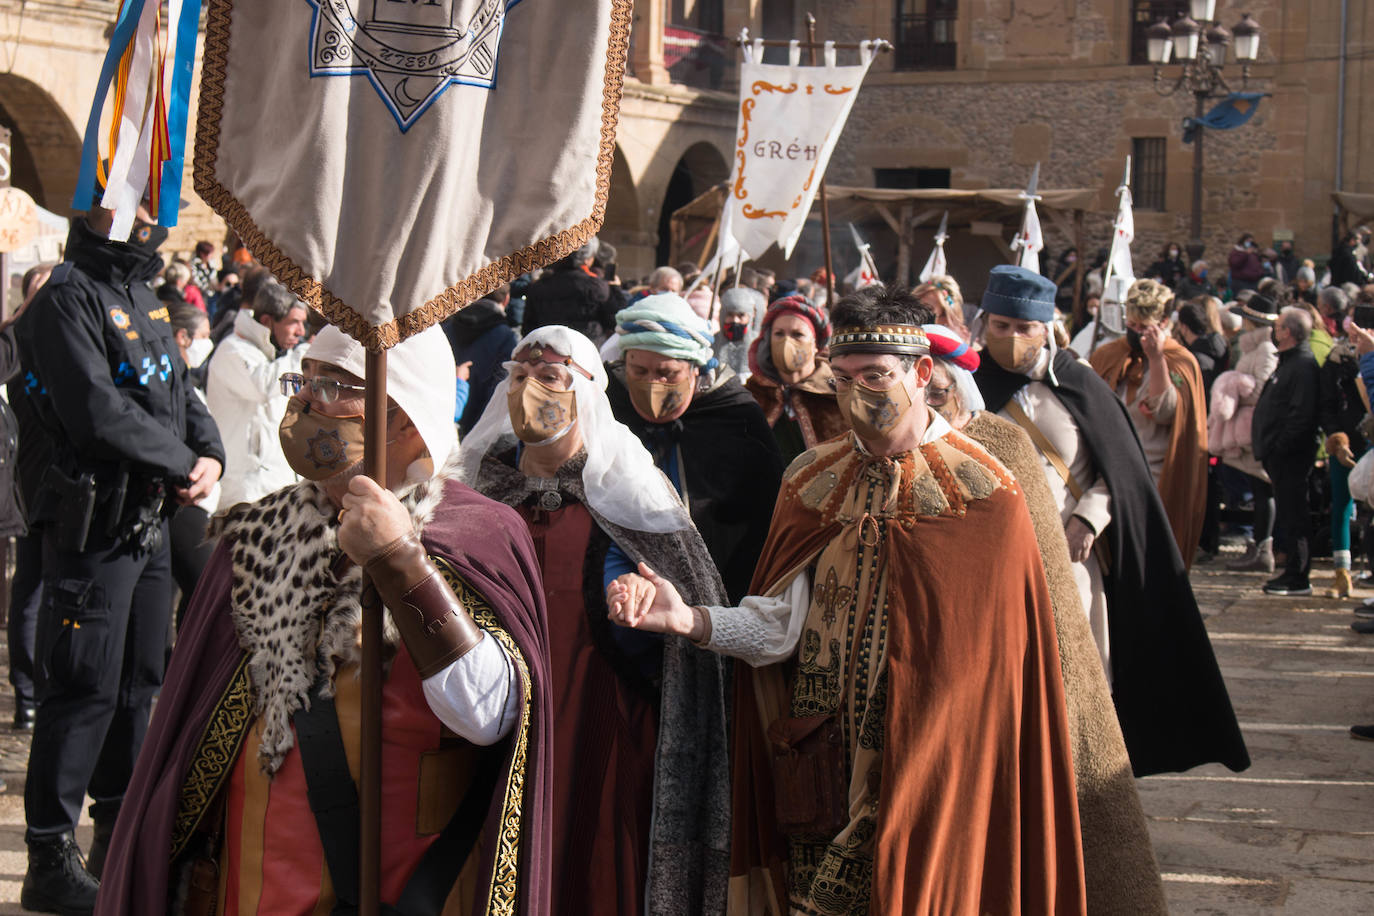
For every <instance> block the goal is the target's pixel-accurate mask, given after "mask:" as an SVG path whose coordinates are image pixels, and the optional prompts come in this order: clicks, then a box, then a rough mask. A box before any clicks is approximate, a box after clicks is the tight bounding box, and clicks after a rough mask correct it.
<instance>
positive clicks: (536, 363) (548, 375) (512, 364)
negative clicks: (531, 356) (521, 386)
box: [501, 359, 573, 391]
mask: <svg viewBox="0 0 1374 916" xmlns="http://www.w3.org/2000/svg"><path fill="white" fill-rule="evenodd" d="M501 368H503V369H505V370H506V372H507V373H509V374H510V377H511V380H512V381H515V382H518V381H521V380H523V379H525V378H527V377H529V376H531V375H532V376H534V377H535V378H536V379H538V380H539V382H540V383H541V384H544V385H547V386H549V387H550V388H555V389H558V390H560V391H568V390H570V389H571V388H572V382H573V377H572V372H570V371H569V370H568V367H567V366H566V365H564V364H563V363H561V362H549V361H548V360H543V359H536V360H516V359H509V360H506V361H505V362H504V363H502V364H501Z"/></svg>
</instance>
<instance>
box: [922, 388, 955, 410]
mask: <svg viewBox="0 0 1374 916" xmlns="http://www.w3.org/2000/svg"><path fill="white" fill-rule="evenodd" d="M953 390H954V384H953V383H950V384H948V385H946V386H945V387H943V388H937V387H935V385H934V383H931V384H930V385H927V386H926V403H927V404H929V405H930V406H931V407H943V406H944V404H945V402H946V401H948V400H949V395H950V392H951V391H953Z"/></svg>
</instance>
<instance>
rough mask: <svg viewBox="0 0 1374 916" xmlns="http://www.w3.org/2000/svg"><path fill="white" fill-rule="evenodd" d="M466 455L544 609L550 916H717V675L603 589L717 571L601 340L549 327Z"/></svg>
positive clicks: (720, 867)
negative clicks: (509, 522) (536, 580)
mask: <svg viewBox="0 0 1374 916" xmlns="http://www.w3.org/2000/svg"><path fill="white" fill-rule="evenodd" d="M506 368H507V370H508V371H509V375H508V377H507V378H506V380H505V381H503V382H502V383H501V384H500V385H499V386H498V388H497V391H496V394H495V395H494V396H493V397H492V400H491V402H490V403H489V404H488V405H487V409H486V411H485V412H484V413H483V415H482V419H481V420H479V421H478V423H477V426H475V427H474V428H473V430H472V432H471V433H470V434H469V435H468V438H467V439H465V440H464V443H463V461H462V466H463V477H464V479H465V480H467V481H469V482H471V483H472V485H473V486H474V487H476V488H477V490H478V491H479V492H481V493H483V494H484V495H486V496H489V497H491V498H492V499H495V500H497V501H499V502H502V503H505V504H506V505H508V506H511V507H513V508H514V509H515V511H516V512H517V513H519V517H520V519H521V520H522V522H523V523H524V524H525V525H527V526H528V529H529V533H530V535H531V536H532V537H533V539H534V548H535V555H536V557H537V561H538V564H539V567H540V569H541V571H542V572H543V576H544V594H545V598H546V600H547V605H548V613H549V619H548V627H549V646H550V663H551V669H550V670H551V675H552V679H551V683H552V692H553V703H554V710H555V712H554V726H553V727H554V750H555V754H554V761H553V772H554V777H553V780H554V781H553V790H552V809H551V817H552V823H551V828H550V829H551V830H552V833H553V851H552V886H553V912H554V913H555V914H559V916H565V914H584V913H596V914H606V913H616V914H639V913H642V912H645V911H646V908H647V911H648V912H653V913H656V914H657V913H667V914H706V913H710V914H717V913H719V912H721V910H722V908H723V907H724V903H725V886H726V881H727V875H728V859H727V856H728V849H729V821H728V815H727V812H728V811H729V804H730V799H729V762H728V752H727V737H728V736H727V734H726V720H725V704H726V699H727V698H726V696H725V689H726V669H725V666H724V662H723V660H722V659H720V658H719V657H718V656H716V655H714V654H712V653H710V652H705V651H702V650H701V649H699V648H696V647H694V646H692V645H691V644H690V643H689V642H688V641H687V640H685V639H679V638H671V639H667V640H664V639H661V638H657V637H655V636H653V635H652V634H641V633H633V632H629V631H625V630H621V629H619V628H617V627H614V626H612V625H611V623H610V621H609V620H608V619H607V613H606V598H605V595H606V589H607V587H608V586H609V585H610V584H611V583H612V582H613V581H614V580H615V579H616V578H617V577H619V576H621V575H625V574H628V573H630V572H631V571H633V570H634V568H635V565H636V564H637V563H643V562H647V563H650V564H658V566H657V567H656V568H661V569H662V570H663V572H664V575H666V576H669V577H671V578H672V580H673V581H674V582H676V583H678V584H679V585H680V587H681V588H682V591H683V592H684V593H685V594H688V595H691V596H693V600H695V601H700V602H706V603H719V602H721V601H724V600H725V590H724V588H723V586H722V584H721V580H720V574H719V573H718V572H717V571H716V568H715V566H714V564H713V563H712V562H711V555H710V554H709V553H708V552H707V550H706V547H705V545H704V544H703V543H702V540H701V536H700V535H699V534H698V533H697V531H696V528H694V527H693V526H692V520H691V518H690V517H689V516H688V514H687V510H686V509H685V508H684V507H683V505H682V502H681V500H679V498H678V495H677V492H676V491H675V490H674V489H673V485H672V484H671V483H670V482H669V481H668V479H667V478H666V477H665V476H664V475H663V474H662V473H661V472H660V471H659V469H658V468H657V467H655V466H654V461H653V458H652V457H651V456H650V455H649V453H648V452H647V451H646V450H645V448H644V446H643V445H642V444H640V441H639V440H638V439H636V438H635V436H634V434H633V433H632V432H630V430H628V429H627V428H626V427H625V426H624V425H622V424H621V423H618V422H617V421H616V420H615V418H614V417H613V416H612V414H611V405H610V402H609V401H608V400H607V399H606V385H607V376H606V369H605V366H604V365H603V364H602V362H601V360H600V358H599V354H598V352H597V348H596V346H595V345H594V344H593V343H592V342H591V341H590V340H588V339H587V338H586V337H584V336H583V335H581V334H579V333H577V332H576V331H573V330H571V329H570V328H566V327H562V326H559V325H549V326H546V327H543V328H539V329H538V330H536V331H533V332H531V333H530V334H528V335H526V336H525V338H524V339H523V340H521V341H520V342H519V343H517V344H516V348H515V352H514V353H513V354H512V358H511V361H510V362H508V363H506Z"/></svg>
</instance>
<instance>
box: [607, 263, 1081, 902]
mask: <svg viewBox="0 0 1374 916" xmlns="http://www.w3.org/2000/svg"><path fill="white" fill-rule="evenodd" d="M832 318H833V320H834V322H835V326H836V327H837V328H838V330H837V331H836V332H835V334H834V336H833V337H832V339H831V344H830V347H831V367H832V370H833V373H834V386H835V390H836V393H837V394H838V399H839V403H840V405H841V407H842V409H843V410H844V411H845V413H846V415H847V418H848V420H849V421H850V422H851V423H852V426H853V433H852V434H851V435H847V436H844V437H842V438H837V439H834V440H831V441H829V442H826V443H823V444H822V445H820V446H818V447H816V448H813V449H811V450H809V451H807V452H805V453H803V454H802V455H801V456H800V457H798V458H797V459H796V460H795V461H794V462H793V463H792V465H791V466H790V467H789V468H788V470H787V472H786V475H785V478H784V481H783V487H782V493H781V495H780V496H779V499H778V506H777V509H776V512H775V514H774V517H773V525H772V529H771V530H770V532H769V537H768V542H767V543H766V545H765V546H764V550H763V555H762V558H761V560H760V564H759V569H758V573H757V574H756V576H755V578H754V582H753V589H752V590H751V595H750V597H747V598H745V599H744V601H743V602H742V603H741V605H740V606H738V607H690V606H688V605H687V604H686V603H684V602H683V601H682V599H681V598H680V597H679V596H678V593H677V591H676V589H674V588H673V587H672V586H671V585H670V584H669V583H667V582H666V581H665V580H664V579H663V578H661V577H660V576H659V575H658V574H657V572H656V571H654V570H652V569H649V568H647V567H641V569H640V574H641V576H642V578H640V579H637V580H636V579H622V580H621V581H620V582H618V583H617V584H615V585H613V586H612V588H611V590H610V593H609V595H610V598H611V602H610V604H611V614H612V616H613V617H614V618H615V619H616V620H617V621H618V622H620V623H621V624H623V625H625V626H630V627H637V628H640V629H648V630H656V631H664V632H669V633H674V634H679V635H683V636H687V637H689V638H690V639H692V640H694V641H695V642H697V644H699V645H703V646H706V647H707V648H710V649H713V650H715V651H717V652H720V653H722V654H726V655H731V656H734V657H736V658H738V659H741V660H742V661H744V662H745V663H746V664H744V665H737V670H736V692H735V716H734V765H735V768H734V777H735V779H734V786H733V789H734V805H733V810H732V818H733V825H734V830H733V845H732V863H731V886H730V898H731V899H730V903H731V912H751V913H782V912H788V911H791V912H804V913H824V914H835V913H846V914H847V913H894V914H895V913H927V912H932V911H936V910H944V909H948V908H951V907H956V906H957V907H959V908H961V909H963V910H967V911H969V912H980V913H983V912H987V913H999V914H1012V913H1021V912H1028V913H1078V912H1083V911H1084V908H1085V903H1084V877H1083V859H1082V850H1081V846H1080V840H1079V834H1078V808H1077V803H1076V800H1075V796H1074V775H1073V766H1072V761H1071V755H1070V749H1069V737H1068V724H1067V721H1066V715H1065V708H1064V693H1063V684H1062V682H1061V677H1060V671H1059V662H1058V646H1057V642H1056V639H1055V631H1054V623H1053V620H1052V614H1051V609H1050V600H1049V595H1048V592H1047V588H1046V583H1045V574H1044V569H1043V567H1042V565H1041V560H1040V556H1039V553H1038V551H1037V548H1036V541H1035V534H1034V532H1033V530H1032V527H1031V521H1030V516H1029V514H1028V512H1027V510H1026V504H1025V500H1024V498H1023V496H1022V493H1021V490H1020V488H1019V486H1018V485H1017V483H1016V481H1015V480H1014V479H1013V478H1012V476H1011V475H1010V474H1009V473H1008V472H1007V471H1006V469H1005V468H1004V467H1003V466H1002V465H1001V464H1000V463H998V462H997V461H996V460H995V459H994V458H992V457H991V456H990V455H989V454H988V453H987V452H986V451H985V450H984V449H983V448H982V447H981V446H979V445H977V444H976V443H974V442H973V441H972V440H970V439H968V438H966V437H965V436H963V435H962V434H960V433H958V432H955V431H954V430H952V429H951V428H950V426H949V424H948V423H947V422H946V421H945V420H944V418H943V417H941V416H939V415H938V414H936V413H934V412H932V411H931V410H930V409H929V408H928V407H927V406H926V389H927V387H928V385H929V382H930V378H931V360H930V357H929V355H928V353H929V342H928V339H927V337H926V334H925V332H924V330H922V328H921V325H922V324H925V323H929V322H930V320H931V316H930V313H929V312H928V311H927V310H926V309H925V308H923V307H921V306H920V305H919V304H918V303H917V302H916V300H915V299H914V298H913V297H912V296H911V294H910V293H909V292H907V291H905V290H893V291H881V290H864V291H862V292H860V293H858V294H855V295H853V296H849V297H847V298H845V299H844V300H841V301H840V302H839V303H837V304H836V306H835V309H834V311H833V313H832ZM971 551H977V553H978V554H979V555H980V556H985V557H995V558H996V560H997V562H996V563H989V564H988V565H987V568H986V569H980V570H979V571H978V573H977V574H976V575H969V574H968V573H967V571H966V570H964V569H960V568H957V567H956V566H955V565H953V564H950V563H949V562H948V559H949V557H951V556H957V555H960V554H967V553H969V552H971Z"/></svg>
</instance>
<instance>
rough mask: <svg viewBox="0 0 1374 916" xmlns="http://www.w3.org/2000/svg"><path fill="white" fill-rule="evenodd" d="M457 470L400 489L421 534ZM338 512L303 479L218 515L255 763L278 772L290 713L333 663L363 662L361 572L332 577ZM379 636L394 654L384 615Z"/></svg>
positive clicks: (288, 740) (290, 740) (289, 740)
mask: <svg viewBox="0 0 1374 916" xmlns="http://www.w3.org/2000/svg"><path fill="white" fill-rule="evenodd" d="M453 476H454V475H453V473H452V470H451V468H445V469H444V471H443V472H441V473H440V474H438V475H436V476H434V477H432V478H430V479H429V480H427V481H425V482H423V483H420V484H418V485H414V486H412V487H411V488H410V489H408V490H406V491H403V492H402V493H401V495H400V498H401V502H402V504H403V505H405V506H406V508H407V509H409V511H410V515H411V520H412V522H413V523H414V525H415V530H416V531H417V532H419V531H422V530H423V528H424V526H425V524H426V523H427V522H428V521H429V519H430V518H431V517H432V516H433V514H434V510H435V509H436V508H437V507H438V505H439V502H440V500H441V499H442V498H443V491H444V484H445V483H447V481H448V480H449V479H450V478H451V477H453ZM336 515H337V511H336V510H335V508H334V506H333V504H332V503H330V502H329V499H328V497H326V496H325V494H324V491H323V490H322V489H321V488H319V487H318V486H317V485H316V484H314V483H311V482H309V481H303V482H301V483H298V484H295V485H294V486H290V487H286V488H284V489H281V490H278V491H276V492H275V493H272V494H269V495H268V496H265V497H263V498H262V499H260V500H258V501H257V502H256V503H252V504H240V505H238V506H235V507H233V508H232V509H230V510H229V511H228V512H227V513H226V514H225V515H224V516H222V517H221V518H219V519H217V520H216V522H217V523H216V526H215V527H216V529H217V531H216V533H219V534H220V535H221V536H223V537H227V538H228V539H229V541H230V543H231V547H230V555H231V558H232V563H233V574H234V578H233V586H232V587H231V590H230V612H231V614H232V615H233V620H234V630H235V632H236V633H237V635H238V641H239V646H240V648H242V649H243V651H244V652H246V653H247V655H248V676H249V679H250V681H251V683H252V685H253V702H254V712H255V713H256V714H257V715H258V717H259V720H260V722H261V725H262V741H261V744H260V745H259V750H258V763H259V765H260V766H261V767H262V770H263V772H264V773H266V774H268V775H269V776H271V775H273V774H275V773H276V772H277V770H278V769H279V768H280V767H281V764H282V761H283V760H284V759H285V757H286V754H287V752H288V751H289V750H291V747H292V745H293V744H294V743H295V737H294V734H293V732H292V730H291V714H292V713H294V712H295V711H296V710H297V709H299V708H301V707H302V706H304V705H306V704H308V702H309V699H308V697H309V693H310V689H311V687H312V686H313V685H314V684H315V682H316V681H317V680H318V679H320V678H321V677H323V678H324V679H325V680H326V683H327V685H328V686H327V687H326V690H327V691H328V692H330V693H332V691H333V680H334V673H335V671H336V669H337V668H338V667H340V666H347V665H349V664H354V663H356V662H358V660H359V656H360V654H361V647H360V645H359V642H358V635H357V633H358V625H359V623H360V622H361V619H362V606H361V603H360V594H361V590H362V572H361V570H360V569H359V568H358V567H356V566H353V565H352V564H348V571H347V572H345V573H343V574H342V575H341V576H336V575H335V568H336V563H338V561H339V558H340V556H341V554H340V553H339V541H338V521H337V518H336ZM383 637H384V639H385V640H386V645H387V649H388V653H387V657H388V658H390V656H391V654H394V653H392V652H391V651H390V650H392V649H393V648H394V647H395V645H396V643H397V641H398V639H399V636H398V634H397V632H396V628H395V626H394V625H393V624H392V622H391V615H390V614H387V615H386V618H385V622H384V630H383Z"/></svg>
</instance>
